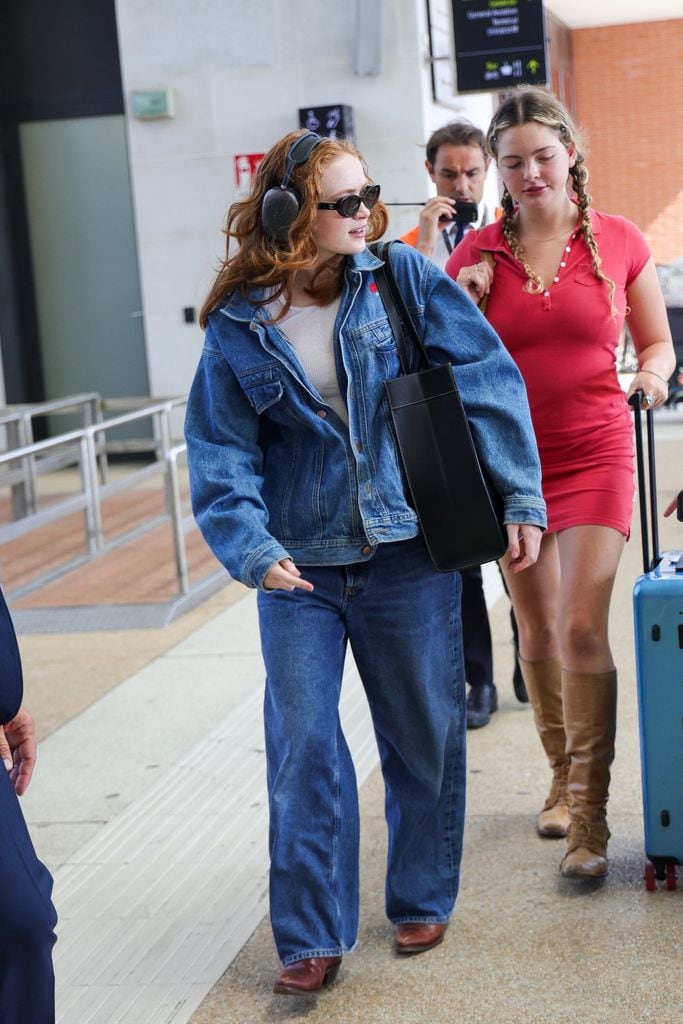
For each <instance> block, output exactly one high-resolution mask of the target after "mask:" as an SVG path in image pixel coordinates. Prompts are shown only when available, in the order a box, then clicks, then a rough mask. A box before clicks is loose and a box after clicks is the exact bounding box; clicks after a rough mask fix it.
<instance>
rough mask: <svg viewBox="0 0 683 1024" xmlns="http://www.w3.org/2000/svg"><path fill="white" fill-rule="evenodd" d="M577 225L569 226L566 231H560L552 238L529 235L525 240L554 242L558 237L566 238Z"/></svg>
mask: <svg viewBox="0 0 683 1024" xmlns="http://www.w3.org/2000/svg"><path fill="white" fill-rule="evenodd" d="M575 227H576V225H574V227H571V228H567V229H565V230H564V231H560V233H559V234H558V235H551V236H550V238H530V237H529V236H527V237H526V238H525V241H526V242H554V241H555V239H556V238H566V237H567V235H568V234H570V232H573V231H574V228H575ZM520 241H521V239H520Z"/></svg>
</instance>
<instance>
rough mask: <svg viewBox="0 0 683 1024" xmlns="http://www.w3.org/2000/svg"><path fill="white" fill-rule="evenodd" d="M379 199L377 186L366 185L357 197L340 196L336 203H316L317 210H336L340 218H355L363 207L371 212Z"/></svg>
mask: <svg viewBox="0 0 683 1024" xmlns="http://www.w3.org/2000/svg"><path fill="white" fill-rule="evenodd" d="M378 199H379V185H366V186H365V188H364V189H362V190H361V193H360V195H359V196H342V198H341V199H338V200H337V201H336V203H318V209H319V210H336V211H337V213H338V214H339V216H340V217H355V216H356V214H357V213H358V211H359V210H360V208H361V203H362V204H363V206H364V207H365V208H366V209H368V210H371V209H372V208H373V206H374V205H375V203H376V202H377V200H378Z"/></svg>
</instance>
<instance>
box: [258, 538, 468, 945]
mask: <svg viewBox="0 0 683 1024" xmlns="http://www.w3.org/2000/svg"><path fill="white" fill-rule="evenodd" d="M301 572H302V575H303V576H304V578H305V579H308V580H310V581H311V582H312V583H313V585H314V587H315V590H314V591H313V593H312V594H310V593H304V592H303V591H300V590H295V591H292V592H289V591H281V590H278V591H272V592H259V595H258V606H259V621H260V630H261V645H262V649H263V656H264V660H265V666H266V673H267V680H266V692H265V709H264V711H265V732H266V752H267V763H268V791H269V799H270V913H271V923H272V928H273V933H274V936H275V943H276V946H277V950H278V953H279V955H280V958H281V959H282V961H283V963H285V964H288V963H292V962H293V961H295V960H302V959H305V958H307V957H313V956H341V955H342V954H343V953H345V952H347V951H348V950H350V949H352V948H353V946H354V945H355V943H356V938H357V929H358V901H359V871H358V860H359V831H360V830H359V812H358V794H357V785H356V777H355V772H354V768H353V763H352V761H351V756H350V754H349V749H348V746H347V744H346V740H345V739H344V735H343V732H342V729H341V725H340V721H339V711H338V705H339V695H340V690H341V681H342V672H343V666H344V656H345V652H346V644H347V641H348V642H349V643H350V644H351V650H352V651H353V656H354V658H355V661H356V665H357V667H358V671H359V673H360V677H361V680H362V682H363V686H364V688H365V692H366V694H367V698H368V703H369V706H370V711H371V713H372V719H373V723H374V728H375V734H376V737H377V744H378V747H379V752H380V759H381V765H382V773H383V777H384V784H385V790H386V807H385V813H386V820H387V826H388V839H389V853H388V863H387V878H386V911H387V915H388V917H389V919H390V920H391V921H393V922H394V923H395V924H401V923H406V922H410V921H415V922H432V923H437V922H445V921H447V920H448V918H449V916H450V914H451V912H452V910H453V905H454V903H455V899H456V896H457V892H458V883H459V877H460V860H461V854H462V834H463V825H464V812H465V770H466V769H465V684H464V672H463V664H462V661H463V659H462V638H461V628H460V577H459V574H458V573H437V572H436V570H435V569H434V568H433V566H432V563H431V561H430V560H429V556H428V555H427V552H426V549H425V546H424V543H423V541H422V538H421V537H417V538H415V539H414V540H409V541H401V542H399V543H393V544H385V545H380V546H379V547H378V549H377V551H376V553H375V554H374V556H373V557H372V558H370V560H369V561H367V562H361V563H355V564H352V565H342V566H313V567H312V566H305V567H301Z"/></svg>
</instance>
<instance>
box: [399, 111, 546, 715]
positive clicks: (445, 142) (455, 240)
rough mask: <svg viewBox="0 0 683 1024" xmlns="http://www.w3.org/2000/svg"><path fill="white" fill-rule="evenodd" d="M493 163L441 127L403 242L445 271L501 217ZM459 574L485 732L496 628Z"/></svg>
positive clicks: (476, 582) (469, 674)
mask: <svg viewBox="0 0 683 1024" xmlns="http://www.w3.org/2000/svg"><path fill="white" fill-rule="evenodd" d="M490 162H491V158H490V157H489V155H488V153H487V152H486V140H485V138H484V133H483V131H482V130H481V128H477V127H476V125H474V124H472V123H471V122H470V121H466V120H459V121H451V122H450V123H449V124H446V125H443V127H441V128H437V130H436V131H435V132H433V133H432V135H431V136H430V137H429V139H428V141H427V147H426V160H425V167H426V168H427V173H428V174H429V177H430V178H431V180H432V181H433V182H434V184H435V186H436V193H437V194H436V195H435V196H432V198H431V199H428V200H427V202H426V203H425V205H424V208H423V210H422V213H421V215H420V223H419V224H418V225H417V227H415V228H413V229H412V230H411V231H408V232H406V234H405V235H402V236H401V241H402V242H405V243H406V245H412V246H414V247H415V248H416V249H418V250H419V251H420V252H421V253H422V254H423V256H426V257H427V258H428V259H430V260H431V261H432V263H436V265H437V267H440V268H441V270H443V269H444V267H445V265H446V260H447V259H448V257H449V255H450V254H451V253H452V252H453V249H454V248H455V246H456V245H458V244H459V243H460V242H461V241H462V239H463V237H465V235H466V234H467V233H468V232H470V231H477V230H478V229H479V228H482V227H485V225H487V224H490V223H491V222H492V221H493V220H495V218H496V213H495V212H494V211H491V210H490V209H489V207H488V206H487V205H486V203H485V202H484V184H485V181H486V173H487V171H488V167H489V164H490ZM458 200H464V201H466V202H469V203H475V204H476V207H477V217H476V220H474V221H472V222H470V223H465V222H464V221H462V220H459V219H455V217H454V214H455V204H456V201H458ZM460 575H461V577H462V599H461V606H462V636H463V653H464V656H465V678H466V680H467V683H468V685H469V688H470V689H469V693H468V695H467V728H468V729H481V728H482V726H484V725H488V723H489V720H490V718H491V715H492V714H493V712H494V711H496V710H497V708H498V690H497V688H496V684H495V683H494V681H493V648H492V644H491V627H490V625H489V616H488V611H487V609H486V598H485V596H484V588H483V584H482V578H481V569H480V568H479V566H473V567H472V568H470V569H463V570H462V571H461V573H460ZM510 622H511V625H512V635H513V642H514V645H515V670H514V676H513V680H512V684H513V688H514V691H515V696H516V697H517V699H518V700H519V701H521V702H522V703H526V702H527V701H528V699H529V698H528V696H527V692H526V688H525V685H524V680H523V678H522V674H521V672H520V668H519V661H518V658H517V652H518V643H517V623H516V621H515V616H514V612H513V611H512V610H511V611H510Z"/></svg>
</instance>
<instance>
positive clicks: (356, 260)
mask: <svg viewBox="0 0 683 1024" xmlns="http://www.w3.org/2000/svg"><path fill="white" fill-rule="evenodd" d="M381 266H382V260H378V259H377V257H376V256H373V254H372V253H371V252H370V250H369V249H364V250H363V252H361V253H357V254H355V255H352V256H347V257H346V266H345V268H344V275H345V277H346V279H347V281H348V280H349V277H350V274H351V273H353V272H354V271H361V272H366V273H367V272H369V271H372V270H376V269H377V267H381ZM254 294H255V295H257V294H258V293H257V292H255V293H254ZM262 310H263V306H258V305H256V304H255V303H254V302H253V301H250V300H249V299H246V298H245V297H244V296H243V295H242V294H241V293H240V292H233V293H232V295H230V296H229V297H228V300H227V302H226V303H225V305H224V306H221V307H220V309H219V312H220V313H222V314H223V316H227V317H229V319H231V320H241V321H246V322H247V323H251V322H253V321H254V320H256V319H259V320H263V319H265V318H264V317H262V316H259V315H258V314H259V313H261V311H262Z"/></svg>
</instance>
